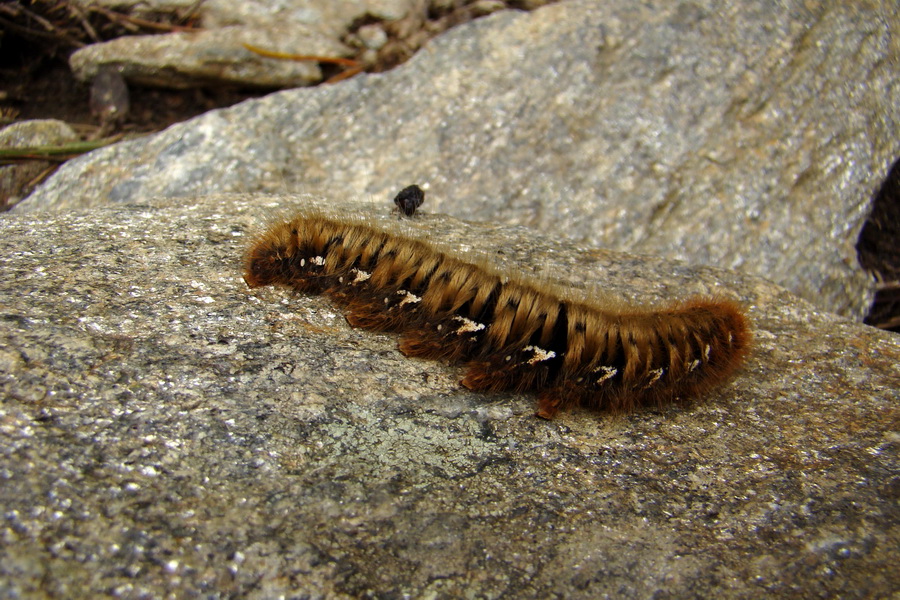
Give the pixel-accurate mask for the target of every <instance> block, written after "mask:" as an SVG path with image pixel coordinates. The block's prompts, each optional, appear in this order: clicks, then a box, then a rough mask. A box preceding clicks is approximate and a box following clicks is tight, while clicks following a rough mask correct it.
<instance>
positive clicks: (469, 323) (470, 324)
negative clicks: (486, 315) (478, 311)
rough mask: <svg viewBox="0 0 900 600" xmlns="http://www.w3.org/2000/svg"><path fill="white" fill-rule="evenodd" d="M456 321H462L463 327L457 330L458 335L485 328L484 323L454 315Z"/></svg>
mask: <svg viewBox="0 0 900 600" xmlns="http://www.w3.org/2000/svg"><path fill="white" fill-rule="evenodd" d="M453 320H454V321H460V322H461V323H462V327H460V328H459V329H457V330H456V335H462V334H464V333H475V332H476V331H481V330H482V329H484V323H476V322H475V321H473V320H471V319H467V318H465V317H460V316H455V317H453Z"/></svg>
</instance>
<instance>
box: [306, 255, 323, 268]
mask: <svg viewBox="0 0 900 600" xmlns="http://www.w3.org/2000/svg"><path fill="white" fill-rule="evenodd" d="M309 262H310V263H311V264H314V265H318V266H320V267H321V266H323V265H324V264H325V258H324V257H322V256H314V257H312V258H311V259H309Z"/></svg>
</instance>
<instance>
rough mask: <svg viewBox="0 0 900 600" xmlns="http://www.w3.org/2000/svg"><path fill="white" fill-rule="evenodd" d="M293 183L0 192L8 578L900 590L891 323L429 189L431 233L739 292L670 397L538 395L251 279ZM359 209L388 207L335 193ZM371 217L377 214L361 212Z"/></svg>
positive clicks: (634, 282)
mask: <svg viewBox="0 0 900 600" xmlns="http://www.w3.org/2000/svg"><path fill="white" fill-rule="evenodd" d="M312 202H314V201H313V200H312V199H309V198H273V197H262V196H217V197H210V198H199V199H198V198H193V197H192V198H187V199H180V200H174V201H172V200H168V201H164V202H160V203H143V202H142V203H136V204H131V205H120V206H116V207H109V208H102V209H95V210H91V211H74V212H69V213H45V214H39V215H4V216H3V217H2V218H0V270H2V273H3V277H2V278H0V388H2V393H0V399H2V404H0V436H2V440H3V442H2V444H0V506H2V516H3V520H2V522H0V596H3V597H56V598H97V597H106V596H111V597H122V598H164V597H173V598H175V597H178V598H183V597H204V598H236V597H241V598H277V597H285V598H324V597H329V598H341V597H346V598H351V597H352V598H357V597H363V596H368V597H378V598H394V597H398V598H399V597H422V598H429V597H430V598H438V597H448V598H449V597H453V598H459V597H477V598H497V597H508V598H548V597H565V598H598V597H609V598H650V597H653V598H686V597H701V598H722V599H730V598H760V597H767V598H826V597H827V598H836V597H840V598H876V597H890V595H891V593H894V592H896V590H897V589H898V588H900V572H898V570H897V568H896V565H897V564H898V562H900V514H898V508H897V506H898V502H897V501H898V491H900V487H898V482H900V461H898V448H900V436H898V433H897V432H898V431H900V405H898V392H897V382H898V381H900V341H898V338H897V337H896V336H895V335H892V334H890V333H886V332H882V331H878V330H876V329H873V328H869V327H867V326H864V325H859V324H854V323H852V322H849V321H847V320H844V319H840V318H837V317H834V316H832V315H830V314H827V313H820V312H818V311H816V310H815V309H813V308H812V306H811V305H810V304H808V303H807V302H805V301H803V300H800V299H798V298H797V297H795V296H793V295H792V294H790V293H789V292H787V291H785V290H783V289H782V288H779V287H777V286H775V285H773V284H771V283H768V282H766V281H765V280H762V279H758V278H754V277H752V276H748V275H740V274H735V273H731V272H727V271H721V270H715V269H711V268H697V267H688V266H684V265H681V264H678V263H675V262H672V261H666V260H662V259H654V258H637V257H633V256H628V255H624V254H620V253H616V252H612V251H599V250H582V249H579V248H577V247H575V246H573V245H571V244H569V243H567V242H564V241H561V240H559V238H558V237H547V236H544V235H540V234H535V233H533V232H531V231H529V230H527V229H524V228H509V227H505V226H499V225H495V226H486V225H466V224H463V223H460V222H458V221H456V220H455V219H452V218H450V217H445V216H440V215H435V214H427V213H426V214H422V215H421V216H420V217H417V218H416V219H415V220H414V221H413V222H412V223H413V224H412V226H414V227H416V228H418V229H421V231H422V233H423V235H426V236H428V237H429V238H430V239H432V240H435V241H439V242H442V243H445V244H448V245H449V246H451V247H455V248H459V249H460V251H478V252H482V253H488V254H490V255H491V256H492V257H493V260H496V261H501V264H505V265H506V266H508V267H510V268H516V269H518V270H523V271H525V272H530V273H533V274H535V275H536V276H538V277H548V278H555V279H559V278H563V279H566V280H569V281H570V282H572V283H573V284H575V285H578V284H584V283H588V284H589V285H590V284H593V285H598V284H599V285H600V286H602V288H603V289H604V290H605V291H607V292H612V293H616V294H619V295H621V296H623V297H624V298H636V299H641V300H662V299H665V298H671V297H676V296H677V297H684V296H688V295H691V294H697V293H700V294H702V293H719V294H725V295H730V296H732V297H735V298H738V299H741V300H742V301H744V302H745V303H746V304H747V306H748V310H749V315H750V317H751V319H752V321H753V324H754V336H755V340H756V347H755V350H754V351H753V353H752V355H751V356H750V357H749V360H748V362H747V365H746V368H745V369H744V370H743V372H742V373H741V374H740V375H739V376H738V377H737V378H736V379H735V380H734V381H733V382H732V383H731V384H730V385H729V386H727V387H725V388H723V389H721V390H719V391H718V392H716V393H715V394H712V395H711V396H710V397H708V398H707V399H705V401H702V402H699V403H697V404H695V405H694V406H692V407H689V408H681V409H674V408H673V409H669V410H665V411H661V412H656V411H646V412H641V413H638V414H634V415H630V416H622V417H610V416H608V415H600V414H594V413H588V412H572V413H566V414H563V415H561V416H560V417H559V418H558V419H557V420H555V421H550V422H548V421H543V420H540V419H538V418H536V417H534V416H533V407H534V398H533V397H531V396H529V395H517V394H495V395H482V394H475V393H472V392H469V391H467V390H465V389H463V388H461V387H460V386H459V384H458V380H459V378H460V372H459V369H458V368H457V367H453V366H449V365H443V364H441V363H437V362H430V361H420V360H410V359H406V358H404V357H403V356H401V355H400V353H399V352H398V351H397V350H396V339H395V337H394V336H391V335H382V334H373V333H370V332H365V331H357V330H353V329H351V328H349V327H348V326H347V324H346V322H345V321H344V319H343V318H342V316H341V315H340V313H339V311H338V310H337V309H336V308H335V307H334V306H333V305H332V304H331V303H330V302H329V301H328V300H326V299H324V298H319V297H309V296H303V295H297V294H293V293H291V292H290V291H288V290H283V289H275V288H261V289H258V290H252V291H251V290H248V289H247V288H246V286H245V285H244V283H243V281H242V280H241V255H242V252H243V250H244V248H246V246H247V245H248V243H249V240H250V239H251V238H252V235H253V233H254V232H258V231H260V229H261V228H262V227H263V226H264V225H265V223H266V222H270V220H271V219H272V218H274V216H275V215H278V214H282V215H283V214H288V213H289V208H288V207H289V205H291V204H296V203H307V204H308V203H312ZM325 203H326V204H328V205H329V206H330V207H331V208H332V209H334V210H337V211H341V212H344V213H346V214H354V215H366V214H369V213H370V211H375V212H376V213H378V214H380V215H381V217H380V218H384V219H396V217H395V216H394V217H392V216H389V211H390V208H391V207H392V205H391V204H390V202H389V200H385V201H384V202H381V203H378V204H376V205H374V206H373V205H361V204H354V203H347V202H339V201H338V200H337V199H335V198H329V199H328V200H327V201H326V202H325ZM372 218H375V217H372Z"/></svg>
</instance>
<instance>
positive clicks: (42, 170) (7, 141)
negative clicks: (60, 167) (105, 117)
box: [0, 119, 78, 212]
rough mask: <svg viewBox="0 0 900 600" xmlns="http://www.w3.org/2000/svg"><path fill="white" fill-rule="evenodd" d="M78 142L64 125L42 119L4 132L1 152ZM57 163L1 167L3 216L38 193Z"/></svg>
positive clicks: (30, 163)
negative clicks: (9, 209) (42, 178)
mask: <svg viewBox="0 0 900 600" xmlns="http://www.w3.org/2000/svg"><path fill="white" fill-rule="evenodd" d="M75 141H78V134H77V133H75V130H74V129H72V128H71V127H69V125H67V124H66V123H64V122H63V121H58V120H56V119H38V120H34V121H22V122H19V123H13V124H12V125H9V126H7V127H4V128H3V129H0V148H2V149H4V150H6V149H12V148H23V149H24V148H29V147H36V146H58V145H62V144H66V143H69V142H75ZM53 164H54V163H52V162H50V161H48V160H35V161H28V162H23V163H21V164H12V165H2V166H0V212H2V211H4V210H7V209H8V208H9V207H10V206H14V205H15V204H16V203H17V202H19V201H20V200H21V199H22V198H24V197H25V196H27V195H28V194H30V193H31V192H32V190H34V188H35V185H36V182H37V181H39V180H40V179H41V175H42V174H43V175H46V171H48V169H50V168H51V166H53Z"/></svg>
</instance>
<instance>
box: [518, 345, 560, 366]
mask: <svg viewBox="0 0 900 600" xmlns="http://www.w3.org/2000/svg"><path fill="white" fill-rule="evenodd" d="M522 352H534V356H532V357H531V358H530V359H528V364H529V365H536V364H538V363H539V362H541V361H545V360H550V359H551V358H553V357H555V356H556V352H554V351H553V350H544V349H543V348H538V347H537V346H525V347H524V348H522Z"/></svg>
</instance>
